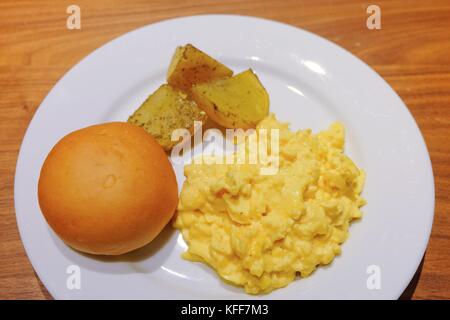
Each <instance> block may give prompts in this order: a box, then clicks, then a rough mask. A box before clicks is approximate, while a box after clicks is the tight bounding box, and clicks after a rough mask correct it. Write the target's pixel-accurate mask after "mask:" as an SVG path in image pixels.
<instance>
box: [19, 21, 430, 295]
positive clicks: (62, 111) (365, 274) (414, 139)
mask: <svg viewBox="0 0 450 320" xmlns="http://www.w3.org/2000/svg"><path fill="white" fill-rule="evenodd" d="M186 43H192V44H194V45H195V46H197V47H198V48H200V49H202V50H204V51H205V52H207V53H209V54H211V55H212V56H213V57H216V58H217V59H218V60H220V61H222V62H223V63H225V64H226V65H228V66H229V67H231V68H232V69H234V70H235V71H236V72H238V71H242V70H244V69H246V68H249V67H251V68H253V70H255V72H256V73H257V74H258V76H259V77H260V80H261V81H262V83H263V84H264V86H265V87H266V89H267V90H268V92H269V94H270V100H271V111H272V112H274V113H275V114H276V115H277V117H278V118H279V119H280V120H283V121H289V122H291V123H292V128H293V129H298V128H312V129H313V130H314V131H317V130H321V129H325V128H327V127H328V125H329V124H330V123H331V122H332V121H335V120H340V121H342V122H344V124H345V125H346V128H347V136H346V153H347V154H349V155H350V156H351V157H352V158H353V159H354V161H355V162H356V163H357V165H358V166H360V167H362V168H364V169H365V170H366V172H367V182H366V185H365V189H364V193H363V195H364V197H365V198H366V199H367V201H368V204H367V205H366V206H365V207H364V208H363V209H364V213H365V214H364V217H363V219H362V220H361V221H359V222H356V223H354V224H353V225H352V226H351V228H350V237H349V239H348V240H347V242H345V244H344V245H343V252H342V255H341V256H340V257H338V258H336V260H335V261H334V262H333V263H332V264H331V265H330V266H328V267H325V268H324V267H322V268H319V269H318V270H317V272H315V273H314V274H313V275H312V276H311V277H309V278H307V279H301V280H300V279H299V280H296V281H295V282H293V283H292V284H290V285H289V286H287V287H286V288H283V289H279V290H276V291H274V292H272V293H271V294H268V295H264V296H260V297H255V296H249V295H246V294H245V293H244V292H243V291H242V290H241V289H239V288H235V287H232V286H229V285H226V284H224V283H223V282H222V281H221V280H219V278H218V277H217V276H216V275H215V273H214V272H213V271H212V270H211V269H209V268H208V267H206V266H205V265H203V264H200V263H192V262H187V261H185V260H183V259H181V257H180V254H181V253H182V252H183V251H184V249H185V244H184V242H183V240H182V239H181V237H180V235H179V233H178V232H177V231H174V230H172V228H171V227H167V228H166V229H165V230H164V231H163V233H162V234H161V235H160V236H159V237H158V238H157V239H156V240H155V241H153V242H152V243H151V244H150V245H148V246H147V247H145V248H143V249H141V250H138V251H136V252H133V253H131V254H128V255H125V256H122V257H118V258H111V257H110V258H102V257H93V256H88V255H83V254H80V253H78V252H75V251H73V250H71V249H70V248H69V247H67V246H66V245H64V243H63V242H61V240H59V238H58V237H57V236H56V235H55V234H54V233H53V232H52V231H51V230H50V229H49V227H48V226H47V224H46V222H45V220H44V218H43V216H42V214H41V212H40V209H39V205H38V201H37V181H38V177H39V171H40V168H41V165H42V163H43V161H44V159H45V157H46V155H47V153H48V152H49V151H50V149H51V148H52V146H53V145H54V144H55V143H56V142H57V141H58V140H59V139H60V138H61V137H63V136H64V135H65V134H67V133H69V132H71V131H73V130H76V129H79V128H82V127H85V126H88V125H92V124H96V123H101V122H107V121H115V120H121V121H125V120H126V119H127V116H128V115H129V114H130V113H131V112H132V111H133V110H134V109H135V108H137V107H138V106H139V105H140V103H141V102H142V101H143V100H144V99H145V98H146V96H147V95H149V94H150V93H151V92H153V90H155V89H156V88H157V87H158V86H159V85H160V84H162V83H163V82H164V81H165V72H166V70H167V67H168V64H169V61H170V58H171V55H172V53H173V52H174V49H175V47H176V46H178V45H182V44H186ZM174 167H175V171H176V174H177V178H178V182H179V186H180V188H181V185H182V182H183V175H182V169H183V168H182V167H183V166H182V165H174ZM15 206H16V214H17V221H18V225H19V229H20V234H21V236H22V240H23V243H24V246H25V249H26V251H27V254H28V256H29V258H30V260H31V262H32V264H33V266H34V269H35V270H36V272H37V274H38V275H39V277H40V278H41V280H42V282H43V283H44V284H45V286H46V287H47V289H48V290H49V292H50V293H51V294H52V296H53V297H55V298H58V299H66V298H74V299H79V298H87V299H91V298H106V299H108V298H130V299H131V298H144V299H156V298H159V299H167V298H171V299H179V298H180V299H182V298H184V299H197V298H198V299H200V298H203V299H245V298H263V299H266V298H270V299H315V298H323V299H332V298H337V299H350V298H356V299H372V298H373V299H381V298H383V299H395V298H398V297H399V296H400V295H401V293H402V292H403V290H404V289H405V288H406V286H407V285H408V283H409V281H410V279H411V278H412V276H413V275H414V272H415V271H416V269H417V267H418V266H419V263H420V261H421V259H422V256H423V254H424V251H425V248H426V245H427V241H428V238H429V234H430V230H431V225H432V220H433V211H434V182H433V174H432V169H431V164H430V159H429V155H428V153H427V149H426V146H425V144H424V140H423V138H422V136H421V134H420V131H419V129H418V127H417V125H416V123H415V122H414V119H413V118H412V116H411V114H410V113H409V112H408V109H407V108H406V107H405V105H404V104H403V102H402V101H401V100H400V98H399V97H398V96H397V95H396V94H395V92H394V91H393V90H392V89H391V88H390V87H389V85H388V84H387V83H386V82H385V81H384V80H383V79H382V78H381V77H380V76H379V75H377V74H376V73H375V72H374V71H373V70H372V69H370V68H369V67H368V66H367V65H366V64H364V63H363V62H361V61H360V60H358V59H357V58H355V57H354V56H353V55H351V54H350V53H348V52H347V51H345V50H343V49H342V48H340V47H338V46H336V45H334V44H333V43H331V42H329V41H327V40H325V39H322V38H320V37H318V36H316V35H314V34H311V33H309V32H306V31H303V30H300V29H297V28H294V27H291V26H288V25H284V24H281V23H277V22H272V21H268V20H263V19H258V18H251V17H242V16H231V15H204V16H194V17H186V18H180V19H174V20H168V21H163V22H160V23H156V24H152V25H149V26H146V27H143V28H140V29H138V30H135V31H133V32H130V33H127V34H125V35H123V36H121V37H119V38H117V39H115V40H113V41H111V42H109V43H108V44H106V45H104V46H103V47H101V48H99V49H97V50H95V51H94V52H93V53H91V54H90V55H89V56H87V57H86V58H85V59H83V60H82V61H81V62H80V63H78V64H77V65H76V66H75V67H73V68H72V69H71V70H70V71H69V72H68V73H67V74H66V75H65V76H64V77H63V78H62V79H61V80H60V81H59V82H58V83H57V84H56V85H55V87H54V88H53V89H52V90H51V91H50V93H49V94H48V95H47V97H46V98H45V100H44V101H43V102H42V104H41V106H40V107H39V109H38V110H37V112H36V114H35V116H34V118H33V120H32V122H31V124H30V126H29V128H28V130H27V133H26V135H25V138H24V140H23V143H22V147H21V150H20V154H19V159H18V162H17V169H16V178H15ZM73 265H75V266H78V267H79V271H80V280H81V282H80V283H81V288H80V289H76V288H75V289H73V288H72V287H71V286H68V285H67V281H68V279H69V281H70V279H71V278H70V276H71V275H72V276H74V275H75V273H74V272H76V270H78V268H77V267H71V266H73ZM74 270H75V271H74ZM374 277H379V279H378V280H379V284H380V287H379V288H377V287H376V286H375V288H374V284H376V283H377V281H375V280H376V279H374ZM368 284H369V285H368ZM71 288H72V289H71Z"/></svg>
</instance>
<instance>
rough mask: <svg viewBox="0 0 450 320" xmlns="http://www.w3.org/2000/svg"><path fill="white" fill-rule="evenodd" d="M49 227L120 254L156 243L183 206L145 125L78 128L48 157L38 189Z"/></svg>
mask: <svg viewBox="0 0 450 320" xmlns="http://www.w3.org/2000/svg"><path fill="white" fill-rule="evenodd" d="M38 197H39V205H40V207H41V210H42V213H43V214H44V216H45V219H46V220H47V222H48V224H49V225H50V226H51V228H52V229H53V230H54V231H55V232H56V234H58V236H59V237H61V239H62V240H63V241H64V242H65V243H67V244H68V245H69V246H71V247H73V248H75V249H77V250H79V251H83V252H87V253H91V254H101V255H119V254H123V253H126V252H129V251H132V250H134V249H137V248H140V247H142V246H144V245H146V244H147V243H149V242H150V241H152V240H153V239H154V238H155V237H156V236H157V235H158V234H159V233H160V231H161V230H162V229H163V228H164V226H165V225H166V224H167V223H168V222H169V220H170V219H171V217H172V215H173V213H174V211H175V209H176V206H177V202H178V188H177V182H176V179H175V174H174V171H173V169H172V166H171V164H170V162H169V160H168V158H167V155H166V154H165V152H164V151H163V149H162V148H161V146H160V145H159V144H158V143H157V142H156V141H155V140H154V139H153V138H152V137H151V136H150V135H149V134H148V133H146V132H145V131H144V130H143V129H142V128H139V127H136V126H133V125H131V124H128V123H124V122H112V123H105V124H100V125H94V126H90V127H87V128H84V129H81V130H77V131H74V132H72V133H70V134H68V135H67V136H65V137H64V138H62V139H61V140H60V141H59V142H58V143H57V144H56V145H55V146H54V147H53V149H52V150H51V151H50V153H49V154H48V156H47V158H46V160H45V162H44V165H43V166H42V169H41V175H40V178H39V184H38Z"/></svg>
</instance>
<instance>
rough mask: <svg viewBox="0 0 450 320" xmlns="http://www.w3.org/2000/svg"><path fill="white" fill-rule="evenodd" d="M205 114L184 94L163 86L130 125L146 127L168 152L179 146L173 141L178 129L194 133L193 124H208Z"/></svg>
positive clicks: (141, 108) (140, 109) (138, 112)
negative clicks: (175, 131) (172, 137)
mask: <svg viewBox="0 0 450 320" xmlns="http://www.w3.org/2000/svg"><path fill="white" fill-rule="evenodd" d="M206 118H207V115H206V113H205V112H204V111H203V110H202V109H200V108H199V107H198V106H197V104H196V103H195V102H194V101H192V100H190V99H188V97H187V95H186V94H185V93H183V92H181V91H178V90H176V89H174V88H172V87H171V86H170V85H167V84H164V85H162V86H161V87H159V88H158V90H156V91H155V92H154V93H153V94H152V95H150V96H149V97H148V98H147V100H145V101H144V103H143V104H142V105H141V106H140V107H139V109H137V110H136V111H135V112H134V113H133V115H131V116H130V117H129V118H128V122H129V123H131V124H134V125H137V126H140V127H143V128H144V129H145V130H146V131H147V132H148V133H150V134H151V135H152V136H153V137H154V138H155V139H156V140H157V141H158V142H159V144H160V145H161V146H162V147H163V148H164V150H166V151H168V150H170V149H172V147H173V146H174V145H175V144H177V143H178V141H172V140H171V135H172V132H173V131H174V130H175V129H178V128H185V129H189V130H191V132H192V131H193V129H194V121H202V122H205V121H206Z"/></svg>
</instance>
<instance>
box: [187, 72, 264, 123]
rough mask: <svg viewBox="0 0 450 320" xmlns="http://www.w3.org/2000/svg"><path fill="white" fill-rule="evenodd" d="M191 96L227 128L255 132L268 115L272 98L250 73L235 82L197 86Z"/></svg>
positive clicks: (229, 79)
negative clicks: (254, 129)
mask: <svg viewBox="0 0 450 320" xmlns="http://www.w3.org/2000/svg"><path fill="white" fill-rule="evenodd" d="M190 95H191V97H192V99H193V100H194V101H195V102H197V104H198V106H199V107H200V108H202V109H203V110H205V111H206V113H207V114H208V116H209V117H210V118H211V119H212V120H213V121H215V122H217V123H218V124H220V125H222V126H224V127H226V128H243V129H246V128H254V127H255V126H256V124H258V122H259V121H261V120H262V119H263V118H264V117H265V116H266V115H267V114H268V113H269V95H268V94H267V91H266V89H264V87H263V85H262V84H261V82H260V81H259V79H258V77H257V76H256V74H254V73H253V71H252V70H251V69H249V70H247V71H244V72H242V73H240V74H237V75H235V76H234V77H232V78H228V79H221V80H217V81H214V82H211V83H204V84H196V85H194V86H193V87H192V89H191V91H190Z"/></svg>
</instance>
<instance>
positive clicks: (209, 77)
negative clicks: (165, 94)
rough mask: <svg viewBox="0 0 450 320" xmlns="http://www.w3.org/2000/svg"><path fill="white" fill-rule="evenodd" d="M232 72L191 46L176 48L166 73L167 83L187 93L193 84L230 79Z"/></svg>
mask: <svg viewBox="0 0 450 320" xmlns="http://www.w3.org/2000/svg"><path fill="white" fill-rule="evenodd" d="M232 75H233V71H232V70H231V69H229V68H228V67H226V66H224V65H223V64H221V63H220V62H218V61H217V60H215V59H213V58H212V57H210V56H209V55H207V54H206V53H204V52H202V51H200V50H199V49H197V48H195V47H194V46H193V45H191V44H187V45H185V46H184V47H178V48H177V49H176V50H175V53H174V55H173V57H172V61H171V63H170V66H169V69H168V71H167V83H168V84H170V85H171V86H172V87H174V88H176V89H179V90H184V91H187V90H189V89H190V88H191V87H192V85H193V84H197V83H205V82H209V81H213V80H217V79H221V78H227V77H231V76H232Z"/></svg>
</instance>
